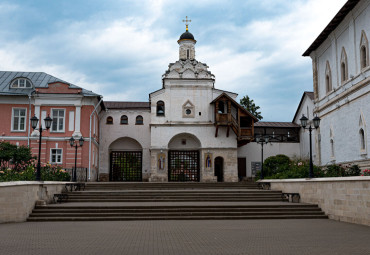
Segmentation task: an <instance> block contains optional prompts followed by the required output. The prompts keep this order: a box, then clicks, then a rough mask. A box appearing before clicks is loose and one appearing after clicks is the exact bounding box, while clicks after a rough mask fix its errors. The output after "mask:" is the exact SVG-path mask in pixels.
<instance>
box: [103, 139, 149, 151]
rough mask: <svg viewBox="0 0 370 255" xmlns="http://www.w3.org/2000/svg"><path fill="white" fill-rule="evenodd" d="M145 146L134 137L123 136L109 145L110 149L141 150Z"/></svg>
mask: <svg viewBox="0 0 370 255" xmlns="http://www.w3.org/2000/svg"><path fill="white" fill-rule="evenodd" d="M142 149H143V147H142V146H141V144H140V143H139V142H138V141H136V140H135V139H133V138H130V137H121V138H118V139H117V140H115V141H114V142H112V143H111V144H110V145H109V150H110V151H141V150H142Z"/></svg>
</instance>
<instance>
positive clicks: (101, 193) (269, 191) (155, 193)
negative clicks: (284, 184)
mask: <svg viewBox="0 0 370 255" xmlns="http://www.w3.org/2000/svg"><path fill="white" fill-rule="evenodd" d="M67 193H68V194H70V195H94V196H95V195H96V196H104V195H119V194H125V195H126V194H130V195H141V194H150V195H157V194H211V195H214V194H217V195H220V194H236V195H238V194H253V195H258V194H281V191H271V190H206V191H205V190H188V191H185V190H161V191H157V190H155V191H147V190H135V191H129V190H127V191H73V192H67Z"/></svg>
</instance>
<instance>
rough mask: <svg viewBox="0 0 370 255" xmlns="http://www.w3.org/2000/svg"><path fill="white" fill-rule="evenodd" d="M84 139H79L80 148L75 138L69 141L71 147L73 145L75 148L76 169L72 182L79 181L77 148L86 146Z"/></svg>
mask: <svg viewBox="0 0 370 255" xmlns="http://www.w3.org/2000/svg"><path fill="white" fill-rule="evenodd" d="M84 141H85V140H84V139H83V138H82V136H81V138H80V139H78V143H79V145H80V146H78V144H77V142H76V143H75V139H74V138H73V136H72V137H71V138H70V139H69V145H71V147H75V149H76V150H75V169H74V173H73V172H72V181H74V182H75V181H77V172H76V171H77V147H82V145H83V144H84Z"/></svg>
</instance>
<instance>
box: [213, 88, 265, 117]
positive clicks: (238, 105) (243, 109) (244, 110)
mask: <svg viewBox="0 0 370 255" xmlns="http://www.w3.org/2000/svg"><path fill="white" fill-rule="evenodd" d="M223 96H225V97H226V98H227V99H229V100H230V101H231V102H232V103H233V104H235V105H236V106H237V107H238V108H239V109H241V110H242V111H243V112H245V113H246V114H247V115H249V116H251V117H252V118H253V119H254V121H255V122H257V121H258V119H257V118H256V117H255V116H254V115H253V114H252V113H250V112H249V111H248V110H246V109H245V108H244V107H243V106H241V105H240V104H239V103H238V102H236V101H235V100H234V99H232V98H231V97H230V96H229V95H228V94H226V93H225V92H223V93H222V94H221V95H219V96H218V97H216V98H215V99H214V100H213V101H212V102H211V104H214V103H215V102H216V101H218V100H219V99H220V98H221V97H223Z"/></svg>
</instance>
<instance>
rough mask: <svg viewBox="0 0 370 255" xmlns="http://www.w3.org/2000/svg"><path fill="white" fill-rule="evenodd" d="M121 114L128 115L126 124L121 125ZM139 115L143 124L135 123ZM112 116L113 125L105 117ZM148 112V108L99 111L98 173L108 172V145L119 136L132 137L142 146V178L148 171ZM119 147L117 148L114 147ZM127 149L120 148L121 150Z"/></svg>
mask: <svg viewBox="0 0 370 255" xmlns="http://www.w3.org/2000/svg"><path fill="white" fill-rule="evenodd" d="M122 115H126V116H127V117H128V125H121V124H120V119H121V116H122ZM138 115H141V116H142V117H143V119H144V124H143V125H135V121H136V116H138ZM108 116H112V117H113V125H107V124H106V118H107V117H108ZM149 125H150V112H149V110H108V111H105V112H104V111H103V112H101V113H100V137H101V139H100V145H99V175H101V174H102V173H103V174H109V169H110V165H109V164H110V158H109V157H110V156H109V153H110V151H109V150H110V145H111V144H112V143H113V142H114V141H116V140H118V139H120V138H125V137H128V138H132V139H134V140H136V141H137V142H138V143H139V144H140V145H141V147H142V152H143V159H142V160H143V165H142V167H143V169H142V170H143V178H145V175H146V174H148V173H149V171H150V152H149V148H150V127H149ZM115 149H119V148H115ZM124 149H127V148H126V147H125V148H122V150H124Z"/></svg>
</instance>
